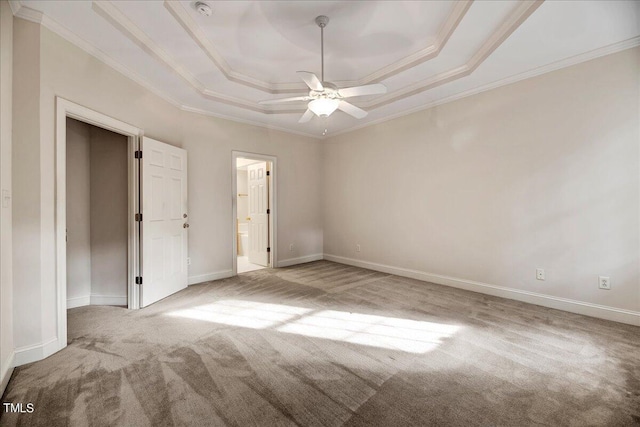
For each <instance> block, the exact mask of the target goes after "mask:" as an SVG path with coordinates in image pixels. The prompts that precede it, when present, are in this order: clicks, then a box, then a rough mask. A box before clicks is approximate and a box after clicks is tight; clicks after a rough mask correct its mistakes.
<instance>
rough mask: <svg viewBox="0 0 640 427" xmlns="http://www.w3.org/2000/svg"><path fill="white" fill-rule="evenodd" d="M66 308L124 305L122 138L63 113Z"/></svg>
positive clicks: (125, 253)
mask: <svg viewBox="0 0 640 427" xmlns="http://www.w3.org/2000/svg"><path fill="white" fill-rule="evenodd" d="M66 128H67V129H66V134H67V140H66V164H67V165H68V167H67V180H66V195H67V198H66V222H67V229H66V244H67V248H66V249H67V260H66V261H67V263H66V267H67V280H66V282H67V285H66V286H67V309H70V308H76V307H81V306H85V305H113V306H121V307H128V305H129V304H128V271H129V269H130V268H131V266H130V265H129V259H130V258H131V257H130V255H131V254H129V240H130V238H131V236H129V227H128V224H127V221H128V218H129V215H128V214H129V211H130V210H132V209H134V207H133V206H129V200H128V188H129V186H130V182H129V180H130V179H132V178H133V177H129V176H128V169H129V167H128V162H129V159H128V151H127V145H128V138H127V137H126V136H125V135H122V134H119V133H116V132H112V131H110V130H107V129H103V128H100V127H98V126H94V125H91V124H88V123H85V122H82V121H79V120H76V119H73V118H69V117H67V119H66Z"/></svg>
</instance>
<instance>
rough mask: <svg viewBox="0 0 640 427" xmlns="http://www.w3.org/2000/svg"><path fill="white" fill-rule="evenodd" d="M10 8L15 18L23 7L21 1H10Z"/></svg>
mask: <svg viewBox="0 0 640 427" xmlns="http://www.w3.org/2000/svg"><path fill="white" fill-rule="evenodd" d="M9 6H10V7H11V13H13V15H14V16H15V15H16V14H17V13H18V10H20V8H21V7H22V3H21V2H20V0H9Z"/></svg>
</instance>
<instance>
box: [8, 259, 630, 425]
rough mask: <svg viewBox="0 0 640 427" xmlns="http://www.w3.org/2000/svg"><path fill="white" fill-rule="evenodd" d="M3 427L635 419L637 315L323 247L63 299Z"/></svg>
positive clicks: (17, 377)
mask: <svg viewBox="0 0 640 427" xmlns="http://www.w3.org/2000/svg"><path fill="white" fill-rule="evenodd" d="M3 401H4V402H14V403H15V402H23V403H28V402H31V403H33V404H34V406H35V412H33V413H32V414H21V415H18V414H12V413H5V414H3V415H2V418H0V424H2V425H3V426H13V425H22V426H62V425H78V426H84V425H91V426H102V425H121V426H173V425H196V426H207V425H216V426H217V425H235V426H248V425H305V426H306V425H316V426H337V425H347V426H356V425H357V426H382V425H386V426H402V425H443V426H444V425H453V426H476V425H478V426H528V425H553V426H587V425H598V426H624V425H640V328H638V327H634V326H628V325H623V324H617V323H614V322H608V321H603V320H598V319H592V318H588V317H584V316H579V315H574V314H570V313H565V312H562V311H556V310H551V309H547V308H543V307H539V306H534V305H529V304H524V303H519V302H515V301H510V300H505V299H500V298H495V297H490V296H485V295H482V294H477V293H473V292H467V291H462V290H457V289H453V288H448V287H444V286H439V285H434V284H429V283H424V282H420V281H416V280H411V279H405V278H401V277H397V276H391V275H386V274H382V273H377V272H373V271H369V270H364V269H359V268H354V267H349V266H344V265H340V264H335V263H331V262H326V261H319V262H314V263H309V264H304V265H300V266H295V267H291V268H286V269H278V270H260V271H255V272H249V273H245V274H242V275H240V276H238V277H234V278H230V279H225V280H221V281H217V282H211V283H206V284H201V285H195V286H190V287H189V288H188V289H186V290H184V291H182V292H180V293H178V294H176V295H174V296H172V297H169V298H167V299H165V300H163V301H161V302H159V303H157V304H155V305H153V306H151V307H149V308H146V309H143V310H139V311H128V310H126V309H122V308H116V307H97V306H93V307H81V308H76V309H72V310H69V346H68V347H67V348H66V349H64V350H63V351H61V352H58V353H56V354H54V355H53V356H51V357H49V358H47V359H46V360H43V361H40V362H37V363H33V364H31V365H26V366H22V367H20V368H17V369H16V371H15V372H14V375H13V377H12V379H11V381H10V383H9V385H8V387H7V391H6V393H5V396H4V398H3Z"/></svg>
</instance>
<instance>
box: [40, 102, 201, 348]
mask: <svg viewBox="0 0 640 427" xmlns="http://www.w3.org/2000/svg"><path fill="white" fill-rule="evenodd" d="M67 119H75V120H77V121H80V122H83V124H86V125H93V126H94V127H96V128H98V129H99V131H100V132H109V131H110V132H109V134H114V133H115V134H118V135H120V136H121V137H124V138H125V139H126V155H127V161H126V175H127V177H126V189H123V188H122V186H120V187H119V189H118V190H115V191H117V192H122V193H123V194H121V196H122V197H126V206H127V207H126V214H125V215H126V227H127V246H126V250H125V249H122V248H121V252H120V255H121V256H126V258H127V262H126V269H127V271H126V294H125V297H124V298H123V297H122V295H121V294H120V295H102V296H103V297H111V296H117V297H118V298H117V299H110V298H102V299H100V298H94V301H95V302H96V303H102V304H108V305H126V306H127V307H128V308H130V309H137V308H141V307H146V306H148V305H150V304H153V303H155V302H157V301H159V300H161V299H163V298H165V297H167V296H169V295H171V294H173V293H175V292H177V291H178V290H181V289H184V288H186V287H187V277H188V269H187V256H188V254H187V250H188V244H187V243H188V240H187V235H188V227H189V223H188V213H187V152H186V151H185V150H184V149H182V148H178V147H176V146H173V145H170V144H166V143H164V142H161V141H156V140H153V139H151V138H147V137H143V136H142V134H143V132H142V129H140V128H137V127H135V126H132V125H129V124H127V123H125V122H122V121H120V120H117V119H114V118H112V117H109V116H107V115H105V114H102V113H99V112H97V111H94V110H91V109H89V108H87V107H84V106H82V105H79V104H76V103H73V102H71V101H68V100H66V99H63V98H60V97H56V138H55V140H56V144H55V146H56V148H55V155H56V160H55V224H56V226H55V227H56V232H55V245H56V257H55V265H56V278H55V281H56V307H57V310H56V314H57V316H56V318H57V325H56V329H57V335H56V338H55V340H52V341H51V342H49V343H47V346H46V348H44V349H43V352H42V358H43V357H47V356H49V355H51V354H53V353H55V352H56V351H59V350H62V349H63V348H65V347H66V346H67V308H68V306H73V305H74V304H75V305H86V304H82V303H83V302H86V303H87V304H91V300H92V299H91V292H92V291H89V297H88V302H87V298H86V295H85V296H84V299H83V298H78V299H77V300H74V301H70V300H68V298H67V281H68V278H69V276H68V274H67V269H68V263H67V261H68V260H67V258H68V255H69V254H68V251H67V249H68V248H67V237H68V236H67V232H68V227H67V226H68V225H69V224H68V223H69V222H71V221H74V219H73V218H71V217H69V218H68V217H67V207H68V203H67V196H68V194H67V190H68V187H67V185H68V184H71V185H73V183H71V182H69V181H70V180H73V179H74V178H73V174H74V173H75V172H76V171H75V168H76V164H75V162H74V163H71V161H70V162H69V164H68V161H67V154H68V153H67V130H68V129H67ZM76 154H77V153H76ZM143 154H144V155H143ZM90 167H91V165H89V173H90ZM85 174H86V171H85ZM68 176H69V180H68V179H67V178H68ZM85 177H86V175H85ZM121 178H122V177H121ZM85 179H86V178H85ZM89 179H90V178H89ZM75 183H76V184H78V181H77V180H76V181H75ZM84 185H85V188H84V191H85V192H86V191H87V188H86V185H89V186H90V185H91V184H90V182H89V183H86V182H85V183H84ZM74 191H75V189H74ZM89 193H91V188H90V187H89ZM90 210H91V206H89V216H90ZM143 211H144V215H143ZM84 212H85V217H86V212H87V210H86V207H85V211H84ZM85 219H86V218H85ZM90 219H91V218H90V217H89V220H90ZM73 226H75V224H74V225H72V227H73ZM90 227H91V225H89V230H90ZM84 230H85V231H86V230H87V225H86V224H85V228H84ZM76 237H77V236H76ZM84 242H85V248H86V242H87V240H86V238H85V240H84ZM89 245H90V240H89ZM85 254H86V251H85ZM83 271H84V274H85V276H84V277H85V278H86V277H88V276H87V269H86V264H85V269H84V270H83ZM117 286H120V285H119V284H118V285H117ZM118 289H121V288H118ZM69 296H70V297H71V298H73V297H74V296H73V295H69Z"/></svg>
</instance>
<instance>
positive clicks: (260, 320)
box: [168, 300, 460, 354]
mask: <svg viewBox="0 0 640 427" xmlns="http://www.w3.org/2000/svg"><path fill="white" fill-rule="evenodd" d="M168 315H169V316H174V317H183V318H188V319H196V320H202V321H206V322H213V323H220V324H224V325H231V326H239V327H243V328H250V329H272V330H274V331H278V332H282V333H287V334H296V335H302V336H307V337H314V338H323V339H328V340H333V341H342V342H348V343H351V344H358V345H365V346H370V347H378V348H385V349H390V350H399V351H404V352H408V353H419V354H421V353H426V352H428V351H431V350H433V349H435V348H436V347H437V346H438V345H439V344H440V343H442V341H443V340H444V339H445V338H448V337H450V336H452V335H453V334H455V333H456V332H458V330H459V329H460V327H459V326H456V325H447V324H443V323H434V322H423V321H418V320H410V319H402V318H395V317H386V316H376V315H371V314H359V313H350V312H346V311H336V310H314V309H310V308H303V307H294V306H289V305H282V304H268V303H262V302H255V301H244V300H221V301H217V302H215V303H212V304H205V305H201V306H198V307H195V308H192V309H184V310H177V311H173V312H171V313H168Z"/></svg>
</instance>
